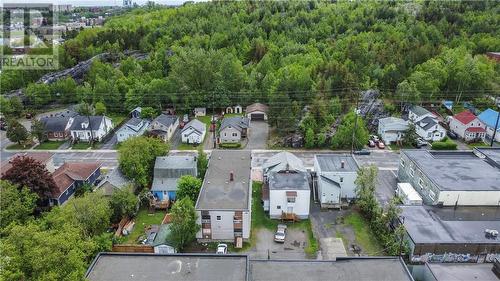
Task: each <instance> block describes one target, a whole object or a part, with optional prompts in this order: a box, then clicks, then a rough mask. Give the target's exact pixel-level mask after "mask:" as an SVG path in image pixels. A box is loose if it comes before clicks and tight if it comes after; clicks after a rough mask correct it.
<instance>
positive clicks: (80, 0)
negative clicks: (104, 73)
mask: <svg viewBox="0 0 500 281" xmlns="http://www.w3.org/2000/svg"><path fill="white" fill-rule="evenodd" d="M204 1H206V0H194V2H204ZM47 2H48V3H54V4H59V5H73V6H75V7H76V6H122V5H123V0H5V1H2V3H47ZM134 2H135V3H137V4H139V5H142V4H145V3H146V2H148V0H132V3H134ZM152 2H155V3H158V4H163V5H182V4H183V3H184V2H188V0H152Z"/></svg>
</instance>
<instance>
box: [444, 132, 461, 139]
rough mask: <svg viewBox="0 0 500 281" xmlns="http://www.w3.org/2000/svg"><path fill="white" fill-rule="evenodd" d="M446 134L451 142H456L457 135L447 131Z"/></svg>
mask: <svg viewBox="0 0 500 281" xmlns="http://www.w3.org/2000/svg"><path fill="white" fill-rule="evenodd" d="M446 134H447V135H448V137H449V138H450V139H452V140H456V139H458V135H457V134H456V133H455V132H452V131H447V132H446Z"/></svg>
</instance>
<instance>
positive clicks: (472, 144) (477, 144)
mask: <svg viewBox="0 0 500 281" xmlns="http://www.w3.org/2000/svg"><path fill="white" fill-rule="evenodd" d="M467 146H468V147H470V148H471V149H473V148H474V147H489V146H490V144H489V143H488V144H486V143H484V142H473V143H469V144H467Z"/></svg>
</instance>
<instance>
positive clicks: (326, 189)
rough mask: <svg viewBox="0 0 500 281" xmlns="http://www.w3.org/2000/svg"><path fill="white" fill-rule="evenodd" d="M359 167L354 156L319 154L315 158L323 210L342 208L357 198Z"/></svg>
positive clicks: (318, 191)
mask: <svg viewBox="0 0 500 281" xmlns="http://www.w3.org/2000/svg"><path fill="white" fill-rule="evenodd" d="M358 169H359V166H358V163H357V162H356V160H355V159H354V157H352V155H345V154H318V155H315V156H314V171H315V172H316V176H317V194H318V197H319V198H318V199H319V201H320V204H321V208H340V207H341V206H342V204H345V203H348V202H350V201H351V200H352V199H354V198H356V191H355V189H356V184H355V183H354V181H355V180H356V178H357V172H358Z"/></svg>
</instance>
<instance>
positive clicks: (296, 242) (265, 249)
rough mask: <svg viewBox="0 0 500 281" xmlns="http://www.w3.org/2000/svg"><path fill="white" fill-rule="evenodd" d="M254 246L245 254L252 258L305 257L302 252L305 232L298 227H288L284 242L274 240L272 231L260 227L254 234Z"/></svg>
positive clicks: (304, 243) (304, 244) (305, 238)
mask: <svg viewBox="0 0 500 281" xmlns="http://www.w3.org/2000/svg"><path fill="white" fill-rule="evenodd" d="M255 237H256V240H257V241H256V243H255V246H253V247H252V249H250V250H249V251H248V252H247V254H248V255H250V258H252V259H267V258H268V257H269V258H271V259H307V255H306V253H305V252H304V248H305V246H306V241H307V237H306V233H305V232H303V231H302V230H299V229H290V228H288V230H287V234H286V239H285V243H277V242H274V232H272V231H270V230H268V229H265V228H260V229H258V230H257V233H256V235H255Z"/></svg>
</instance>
